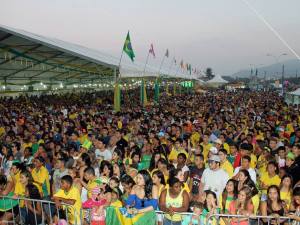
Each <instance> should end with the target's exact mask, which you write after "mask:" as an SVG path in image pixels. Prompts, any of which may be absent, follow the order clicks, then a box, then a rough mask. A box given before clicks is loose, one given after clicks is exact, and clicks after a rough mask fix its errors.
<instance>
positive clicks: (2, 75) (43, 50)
mask: <svg viewBox="0 0 300 225" xmlns="http://www.w3.org/2000/svg"><path fill="white" fill-rule="evenodd" d="M118 64H119V59H118V58H116V57H113V56H110V55H107V54H104V53H102V52H100V51H97V50H94V49H90V48H86V47H83V46H80V45H77V44H73V43H69V42H65V41H61V40H58V39H55V38H49V37H44V36H41V35H37V34H33V33H30V32H27V31H24V30H20V29H15V28H11V27H7V26H3V25H0V82H1V83H2V82H3V83H7V84H8V85H9V84H10V83H11V84H30V83H34V82H40V81H44V82H51V83H52V82H54V83H55V82H65V83H67V84H72V83H87V82H91V81H101V80H103V79H105V80H107V79H109V80H113V79H114V76H115V71H116V72H118V70H119V68H118ZM143 69H144V64H142V63H138V62H134V63H126V61H125V62H124V63H123V62H122V66H121V68H120V73H121V76H122V77H142V76H157V74H158V71H157V68H153V67H151V66H147V68H146V73H143ZM178 72H179V73H178ZM161 74H163V75H164V76H167V77H175V78H185V79H195V77H194V76H193V75H187V74H183V73H182V72H181V71H179V70H178V69H174V70H169V69H166V68H162V70H161Z"/></svg>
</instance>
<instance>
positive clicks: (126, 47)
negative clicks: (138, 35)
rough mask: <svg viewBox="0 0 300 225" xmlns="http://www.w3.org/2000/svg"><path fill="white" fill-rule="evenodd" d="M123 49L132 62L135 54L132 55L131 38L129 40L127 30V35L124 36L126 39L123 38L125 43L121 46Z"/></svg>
mask: <svg viewBox="0 0 300 225" xmlns="http://www.w3.org/2000/svg"><path fill="white" fill-rule="evenodd" d="M123 51H124V52H125V53H126V54H127V55H128V56H129V58H130V59H131V61H132V62H133V61H134V57H135V55H134V52H133V49H132V45H131V40H130V36H129V31H128V33H127V36H126V40H125V43H124V46H123Z"/></svg>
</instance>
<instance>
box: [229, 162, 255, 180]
mask: <svg viewBox="0 0 300 225" xmlns="http://www.w3.org/2000/svg"><path fill="white" fill-rule="evenodd" d="M240 168H241V167H240V166H239V167H237V168H235V170H234V173H233V176H235V175H237V174H238V172H239V171H240ZM248 172H249V174H250V177H251V180H252V181H253V182H254V183H255V184H256V172H255V170H254V169H252V168H249V169H248Z"/></svg>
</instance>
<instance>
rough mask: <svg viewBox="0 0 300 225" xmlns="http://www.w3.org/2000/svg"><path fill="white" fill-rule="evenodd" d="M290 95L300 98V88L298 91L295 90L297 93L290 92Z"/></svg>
mask: <svg viewBox="0 0 300 225" xmlns="http://www.w3.org/2000/svg"><path fill="white" fill-rule="evenodd" d="M289 94H291V95H297V96H300V88H298V89H297V90H295V91H292V92H289Z"/></svg>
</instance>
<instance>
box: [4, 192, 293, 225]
mask: <svg viewBox="0 0 300 225" xmlns="http://www.w3.org/2000/svg"><path fill="white" fill-rule="evenodd" d="M0 206H1V208H2V209H1V212H0V222H1V224H30V225H43V224H54V222H56V223H57V222H58V221H59V220H65V222H66V223H67V224H74V225H81V224H90V221H91V220H90V219H91V215H90V210H89V209H82V208H81V209H80V212H77V210H76V209H75V208H74V207H73V206H72V205H68V204H62V208H57V207H56V205H55V203H54V202H52V201H47V200H37V199H29V198H20V197H18V198H14V197H8V196H5V197H3V196H0ZM3 209H4V210H3ZM155 213H156V222H157V224H159V225H165V224H173V225H175V224H182V223H183V222H184V223H186V224H190V223H192V224H194V223H193V222H192V220H195V218H196V220H198V221H199V224H206V225H218V224H234V225H239V224H241V225H244V224H248V225H253V224H255V225H260V224H268V225H269V224H280V223H281V224H289V225H290V224H293V220H292V219H290V218H289V217H284V216H281V217H277V216H259V215H250V216H244V215H230V214H211V215H210V214H207V215H206V216H204V215H200V216H199V215H196V214H194V213H191V212H185V213H174V214H173V215H170V214H168V213H166V212H163V211H155ZM78 218H79V219H78ZM245 222H246V223H245ZM107 225H109V224H107ZM148 225H150V224H148Z"/></svg>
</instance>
